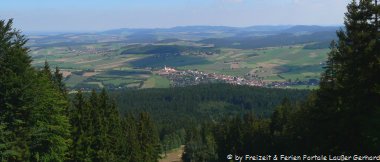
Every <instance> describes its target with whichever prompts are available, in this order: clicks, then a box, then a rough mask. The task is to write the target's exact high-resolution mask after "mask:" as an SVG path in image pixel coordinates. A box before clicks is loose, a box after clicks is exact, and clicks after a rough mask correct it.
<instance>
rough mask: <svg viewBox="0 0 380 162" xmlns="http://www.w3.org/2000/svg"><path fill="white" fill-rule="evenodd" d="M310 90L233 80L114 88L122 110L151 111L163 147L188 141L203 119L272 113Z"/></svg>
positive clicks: (125, 111) (114, 93)
mask: <svg viewBox="0 0 380 162" xmlns="http://www.w3.org/2000/svg"><path fill="white" fill-rule="evenodd" d="M308 94H309V91H306V90H290V89H268V88H259V87H249V86H237V85H230V84H204V85H196V86H189V87H177V88H167V89H144V90H121V91H113V92H111V94H110V95H111V96H113V97H114V98H116V100H117V104H118V105H119V107H120V111H121V112H122V113H123V114H126V113H134V114H138V113H139V112H140V111H144V112H149V113H150V114H151V115H152V118H153V120H154V121H155V123H156V125H157V127H158V130H159V134H160V139H161V142H162V149H163V151H166V150H170V149H173V148H178V147H179V146H180V145H183V144H185V143H186V140H185V139H186V134H187V132H188V131H190V130H192V129H193V127H196V126H198V125H199V124H200V123H203V122H205V123H208V122H215V121H219V120H220V119H222V118H224V117H225V116H236V115H243V114H244V113H247V112H254V113H255V114H257V115H259V116H263V117H269V116H270V115H271V114H272V113H273V111H274V108H275V107H276V106H277V105H278V104H280V103H281V101H282V99H283V98H285V97H287V98H289V99H290V100H291V101H292V102H294V103H296V102H301V101H303V100H305V99H306V98H305V97H306V96H307V95H308Z"/></svg>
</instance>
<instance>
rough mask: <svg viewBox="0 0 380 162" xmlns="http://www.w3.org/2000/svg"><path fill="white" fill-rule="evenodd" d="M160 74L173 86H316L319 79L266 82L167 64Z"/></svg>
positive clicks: (256, 78)
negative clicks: (173, 66)
mask: <svg viewBox="0 0 380 162" xmlns="http://www.w3.org/2000/svg"><path fill="white" fill-rule="evenodd" d="M154 73H156V74H158V75H160V76H164V77H167V78H168V79H169V80H170V82H171V86H172V87H183V86H189V85H197V84H202V83H228V84H234V85H248V86H255V87H272V88H289V87H290V86H297V85H305V86H316V85H318V84H319V81H318V80H309V81H293V82H292V81H284V82H265V81H263V80H262V79H260V78H258V77H249V78H248V77H244V78H243V77H237V76H230V75H225V74H216V73H206V72H202V71H198V70H177V69H174V68H172V67H167V66H165V67H164V68H163V69H161V70H158V71H156V72H154Z"/></svg>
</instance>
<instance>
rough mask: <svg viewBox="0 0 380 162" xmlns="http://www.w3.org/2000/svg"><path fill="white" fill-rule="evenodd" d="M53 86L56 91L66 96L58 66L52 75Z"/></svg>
mask: <svg viewBox="0 0 380 162" xmlns="http://www.w3.org/2000/svg"><path fill="white" fill-rule="evenodd" d="M53 82H54V85H55V86H56V87H57V88H58V90H59V91H60V92H61V93H62V94H63V95H64V96H66V95H67V90H66V86H65V83H63V75H62V74H61V72H60V70H59V68H58V66H57V67H55V71H54V75H53Z"/></svg>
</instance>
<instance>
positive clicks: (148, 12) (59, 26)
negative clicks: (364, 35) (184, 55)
mask: <svg viewBox="0 0 380 162" xmlns="http://www.w3.org/2000/svg"><path fill="white" fill-rule="evenodd" d="M349 2H350V0H0V4H1V5H0V19H9V18H14V19H15V20H14V21H15V27H16V28H18V29H22V30H23V31H48V32H52V31H55V32H56V31H101V30H107V29H115V28H157V27H173V26H187V25H223V26H238V27H240V26H253V25H341V24H342V23H343V20H344V19H343V16H344V12H345V11H346V8H345V7H346V5H347V4H348V3H349Z"/></svg>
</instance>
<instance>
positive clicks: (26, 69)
mask: <svg viewBox="0 0 380 162" xmlns="http://www.w3.org/2000/svg"><path fill="white" fill-rule="evenodd" d="M26 42H27V40H26V39H25V38H24V36H23V35H21V34H20V32H19V31H17V30H14V29H12V20H9V21H8V22H7V23H5V21H3V20H1V21H0V76H2V77H0V123H1V124H0V126H1V129H2V133H0V134H1V135H2V136H3V137H0V140H2V144H1V146H0V157H1V159H2V160H4V161H38V160H40V161H63V160H65V155H66V153H67V149H68V146H69V145H70V137H69V135H70V134H69V131H68V130H69V129H70V125H69V122H68V118H67V116H66V115H65V113H64V107H65V106H67V101H66V100H65V99H64V97H63V96H62V95H60V94H59V93H57V91H56V90H55V89H54V86H53V84H52V83H51V81H50V79H49V77H48V76H47V75H45V74H44V73H40V72H38V71H37V70H35V69H34V68H32V67H31V65H30V63H31V59H30V57H29V55H28V48H26V47H24V46H25V43H26ZM4 135H6V136H4Z"/></svg>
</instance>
